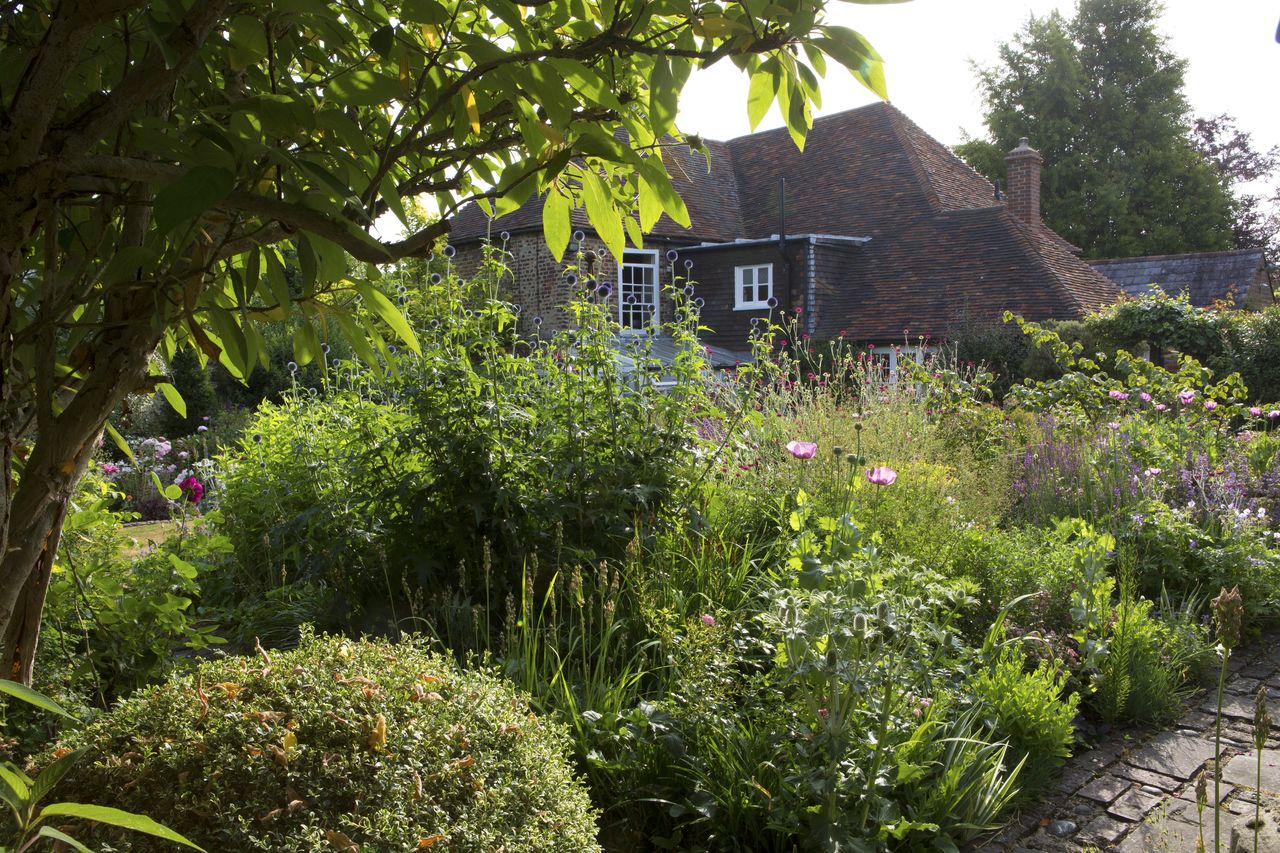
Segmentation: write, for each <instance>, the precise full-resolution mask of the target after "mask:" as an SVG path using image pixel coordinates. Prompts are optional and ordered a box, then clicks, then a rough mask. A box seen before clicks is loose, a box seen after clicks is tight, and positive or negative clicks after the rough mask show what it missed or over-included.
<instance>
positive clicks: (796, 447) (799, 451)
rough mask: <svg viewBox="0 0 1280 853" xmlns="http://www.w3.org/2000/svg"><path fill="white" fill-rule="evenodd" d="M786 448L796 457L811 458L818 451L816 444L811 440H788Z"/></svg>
mask: <svg viewBox="0 0 1280 853" xmlns="http://www.w3.org/2000/svg"><path fill="white" fill-rule="evenodd" d="M787 450H789V451H791V455H792V456H794V457H795V458H797V459H812V458H813V454H815V453H817V452H818V445H817V444H815V443H814V442H812V441H788V442H787Z"/></svg>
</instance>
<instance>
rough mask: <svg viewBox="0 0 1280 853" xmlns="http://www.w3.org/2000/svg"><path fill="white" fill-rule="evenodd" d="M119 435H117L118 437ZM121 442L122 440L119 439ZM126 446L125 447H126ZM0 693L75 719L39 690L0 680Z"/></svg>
mask: <svg viewBox="0 0 1280 853" xmlns="http://www.w3.org/2000/svg"><path fill="white" fill-rule="evenodd" d="M118 434H119V433H117V435H118ZM121 440H122V441H123V439H121ZM127 446H128V445H126V447H127ZM0 693H8V694H9V695H10V696H13V697H15V698H17V699H21V700H22V701H23V702H26V703H27V704H28V705H35V706H36V707H37V708H40V709H41V710H44V711H48V712H50V713H52V714H57V715H58V716H60V717H66V718H67V719H68V720H74V719H75V717H73V716H71V715H70V714H69V713H67V712H66V711H65V710H64V709H63V707H62V706H61V705H59V704H58V703H57V702H55V701H53V700H52V699H50V698H49V697H48V696H46V695H44V694H43V693H41V692H40V691H39V690H33V689H31V688H30V687H27V686H26V685H25V684H19V683H18V682H16V681H6V680H5V679H2V678H0Z"/></svg>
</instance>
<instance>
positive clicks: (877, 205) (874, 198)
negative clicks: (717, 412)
mask: <svg viewBox="0 0 1280 853" xmlns="http://www.w3.org/2000/svg"><path fill="white" fill-rule="evenodd" d="M708 148H709V150H710V155H711V157H710V167H709V168H708V164H707V160H706V158H704V156H703V155H702V154H698V153H694V152H690V151H685V150H680V151H679V153H676V151H677V149H670V150H669V153H668V159H667V164H668V169H669V171H670V172H671V173H672V175H673V177H674V180H675V183H676V186H677V189H678V190H679V191H680V192H681V195H682V197H683V198H684V199H685V202H686V204H687V206H688V208H689V213H690V219H691V224H690V227H689V228H688V229H685V228H681V227H679V226H677V225H676V224H675V223H673V222H671V221H670V220H669V219H667V218H665V217H664V218H663V219H662V220H660V221H659V223H658V225H657V226H656V227H655V228H654V230H653V233H651V234H650V235H648V236H647V237H646V241H645V246H644V248H643V249H628V250H627V251H626V252H625V253H624V256H623V257H622V258H621V259H620V260H621V263H617V262H616V261H615V259H614V258H612V257H611V256H610V255H609V254H608V253H607V252H606V251H605V250H604V247H603V244H602V243H600V241H599V240H598V239H596V238H595V236H594V235H593V234H592V232H591V230H590V227H589V225H588V224H587V222H586V219H585V217H582V216H581V214H580V212H576V214H575V215H578V216H579V219H577V220H576V227H577V228H578V229H580V231H581V232H582V236H583V240H582V243H581V248H582V249H584V250H586V251H587V253H588V254H587V258H588V264H589V266H590V269H589V274H591V275H594V276H595V277H597V278H598V279H601V280H604V281H609V282H612V283H614V288H613V294H612V296H611V297H610V298H611V300H612V302H611V305H612V307H613V310H616V312H617V317H618V321H619V323H620V325H621V326H622V328H623V329H624V330H643V329H646V328H648V327H649V326H650V325H651V324H653V323H657V322H661V321H662V320H663V319H665V318H667V317H669V316H670V315H669V312H670V310H671V308H670V304H669V302H668V301H667V300H666V299H665V298H664V297H663V295H662V289H663V287H664V285H666V284H669V283H670V282H671V281H672V280H673V277H675V276H681V277H684V276H688V277H689V278H692V279H693V280H694V281H695V282H696V292H697V295H698V297H699V298H700V299H701V300H702V304H703V307H702V321H703V323H704V324H705V325H706V326H708V327H709V328H710V329H711V332H710V333H709V334H708V336H707V343H709V344H712V345H715V346H718V347H723V348H725V349H728V350H731V351H732V350H740V349H743V348H744V346H745V344H746V340H747V336H748V334H749V331H750V329H751V323H752V320H753V319H755V320H757V322H758V321H759V318H765V317H768V316H770V314H773V315H774V316H775V317H776V316H777V314H778V312H779V311H786V312H796V311H798V312H800V316H801V322H802V324H803V331H804V332H806V333H807V334H810V335H812V336H814V337H816V338H831V337H836V336H838V335H845V336H846V337H849V338H852V339H854V340H857V341H860V342H869V343H872V344H884V345H892V344H894V343H901V342H902V341H903V339H904V338H909V339H911V340H917V339H919V338H921V337H925V336H929V337H932V338H940V337H944V336H945V335H946V334H947V332H948V330H949V329H951V328H952V327H953V326H954V324H955V323H956V321H957V320H959V319H961V318H964V319H966V320H970V321H972V320H974V319H979V320H981V319H990V320H996V319H997V318H998V317H999V316H1000V315H1001V314H1002V313H1003V312H1004V311H1005V310H1010V311H1013V312H1015V313H1018V314H1021V315H1023V316H1025V317H1027V318H1028V319H1034V320H1043V319H1049V318H1073V317H1079V316H1081V315H1082V314H1084V313H1086V312H1088V311H1090V310H1092V309H1095V308H1097V307H1099V306H1100V305H1103V304H1105V303H1108V302H1110V301H1112V300H1114V299H1115V298H1116V296H1117V294H1118V289H1117V287H1116V286H1115V284H1113V283H1112V281H1111V280H1110V279H1108V278H1106V277H1105V276H1103V275H1101V274H1100V273H1098V272H1097V271H1095V270H1094V269H1093V268H1092V267H1090V266H1089V264H1087V263H1086V262H1084V261H1082V260H1081V259H1080V258H1079V257H1078V252H1077V250H1075V249H1074V247H1072V246H1071V245H1070V244H1068V243H1067V242H1066V241H1065V240H1063V239H1062V238H1061V237H1059V236H1058V235H1057V234H1055V233H1054V232H1053V231H1051V230H1049V229H1048V228H1047V227H1046V226H1045V225H1044V224H1043V223H1042V221H1041V219H1040V163H1041V159H1040V155H1039V154H1038V153H1036V152H1035V151H1034V150H1033V149H1031V148H1030V147H1029V146H1028V145H1027V144H1026V143H1025V141H1024V143H1023V144H1022V145H1021V146H1019V147H1018V148H1017V149H1015V150H1014V151H1012V152H1010V154H1009V157H1008V161H1009V188H1008V194H1007V198H1002V197H1001V194H1000V193H999V192H998V191H997V190H995V189H994V188H993V187H992V185H991V184H990V183H988V182H987V181H986V180H984V179H983V178H982V177H981V176H979V175H978V174H977V173H976V172H974V171H973V170H972V169H970V168H969V167H968V166H967V165H965V164H964V163H963V162H961V161H960V160H959V159H958V158H956V157H955V155H953V154H952V153H951V152H950V151H949V150H948V149H947V148H946V147H945V146H943V145H942V144H940V143H939V142H937V141H936V140H934V139H932V138H931V137H930V136H929V135H928V134H927V133H925V132H924V131H923V130H922V129H921V128H920V127H919V126H917V125H916V124H915V123H913V122H912V121H911V120H910V119H908V118H907V117H906V116H905V115H903V114H902V113H901V112H900V111H899V110H897V109H896V108H895V107H893V106H891V105H889V104H884V103H877V104H873V105H870V106H866V107H862V108H860V109H855V110H849V111H847V112H843V113H839V114H836V115H832V116H827V117H824V118H820V119H817V120H816V121H815V122H814V126H813V129H812V130H811V131H810V133H809V137H808V141H807V143H806V145H805V149H804V152H803V153H801V152H800V151H798V150H796V148H795V145H794V144H793V143H792V141H791V139H790V136H789V135H788V133H787V132H786V131H785V130H782V129H779V130H770V131H765V132H762V133H755V134H751V135H748V136H743V137H739V138H737V139H733V140H730V141H728V142H711V143H708ZM540 214H541V201H540V200H539V199H536V198H535V199H533V200H531V201H529V202H528V203H526V204H525V205H524V206H522V207H521V208H520V209H519V210H517V211H515V212H513V213H510V214H508V215H506V216H503V217H501V218H499V219H497V220H493V221H490V220H488V219H487V218H486V217H485V215H484V214H483V213H482V212H481V210H480V209H479V208H478V207H475V206H474V205H473V206H470V207H468V208H465V209H464V210H462V211H461V212H460V213H459V214H458V216H457V217H456V219H455V221H454V223H453V230H452V237H451V241H452V243H453V245H454V246H455V247H456V248H457V249H458V255H457V258H456V259H455V262H456V263H458V264H459V265H461V267H462V268H463V269H464V270H466V269H468V268H474V265H475V264H477V262H478V258H479V254H480V244H481V242H482V241H484V240H486V239H492V240H495V241H497V240H498V238H499V236H500V235H504V236H505V240H504V241H502V242H503V245H504V246H505V248H506V250H507V251H508V252H510V253H511V268H512V273H513V274H512V279H511V281H509V282H508V283H507V287H508V288H509V289H510V291H511V293H512V297H513V298H514V299H515V300H517V301H518V302H520V303H521V305H522V307H523V309H524V312H523V315H524V317H525V318H532V317H533V316H535V315H536V316H539V317H540V318H542V321H543V323H544V324H545V325H544V328H555V323H556V320H555V319H554V315H556V314H558V313H559V312H556V311H555V308H556V306H557V305H559V304H562V303H563V301H564V300H565V298H566V296H567V293H568V288H567V287H566V285H565V284H564V278H563V273H562V270H561V268H560V266H559V265H557V264H556V263H555V261H554V259H553V258H552V257H551V254H550V252H549V251H548V250H547V249H546V246H545V245H544V243H543V239H542V230H541V219H540Z"/></svg>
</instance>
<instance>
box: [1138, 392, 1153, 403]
mask: <svg viewBox="0 0 1280 853" xmlns="http://www.w3.org/2000/svg"><path fill="white" fill-rule="evenodd" d="M1138 399H1139V400H1141V401H1142V402H1144V403H1150V402H1151V395H1150V394H1148V393H1147V392H1146V391H1143V392H1142V393H1141V394H1139V395H1138Z"/></svg>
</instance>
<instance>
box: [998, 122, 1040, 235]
mask: <svg viewBox="0 0 1280 853" xmlns="http://www.w3.org/2000/svg"><path fill="white" fill-rule="evenodd" d="M1043 162H1044V158H1043V157H1041V156H1040V152H1039V151H1037V150H1035V149H1034V148H1032V147H1031V146H1030V145H1028V144H1027V140H1026V137H1023V138H1022V139H1021V140H1020V141H1019V142H1018V147H1017V148H1015V149H1013V150H1012V151H1010V152H1009V153H1008V154H1006V155H1005V158H1004V163H1005V171H1006V172H1007V173H1008V178H1009V192H1008V199H1007V201H1006V203H1007V204H1008V206H1009V212H1010V213H1012V214H1013V215H1014V216H1016V217H1018V218H1019V219H1021V220H1022V221H1023V222H1025V223H1027V224H1028V225H1034V224H1036V223H1038V222H1039V221H1040V164H1041V163H1043Z"/></svg>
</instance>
